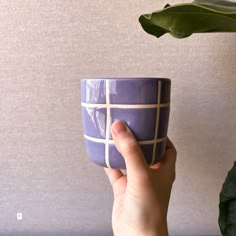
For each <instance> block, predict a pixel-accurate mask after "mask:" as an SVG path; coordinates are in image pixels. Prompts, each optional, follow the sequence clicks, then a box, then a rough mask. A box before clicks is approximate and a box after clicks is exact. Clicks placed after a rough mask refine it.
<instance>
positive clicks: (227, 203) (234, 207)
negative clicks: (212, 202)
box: [219, 162, 236, 236]
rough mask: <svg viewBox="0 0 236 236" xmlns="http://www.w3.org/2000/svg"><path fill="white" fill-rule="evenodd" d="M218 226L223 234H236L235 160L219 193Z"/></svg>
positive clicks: (226, 235) (231, 235)
mask: <svg viewBox="0 0 236 236" xmlns="http://www.w3.org/2000/svg"><path fill="white" fill-rule="evenodd" d="M219 209H220V214H219V226H220V230H221V233H222V235H223V236H235V235H236V162H234V165H233V167H232V169H231V170H230V171H229V172H228V175H227V177H226V179H225V182H224V184H223V186H222V190H221V193H220V204H219Z"/></svg>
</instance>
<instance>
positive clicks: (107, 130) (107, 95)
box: [105, 80, 111, 168]
mask: <svg viewBox="0 0 236 236" xmlns="http://www.w3.org/2000/svg"><path fill="white" fill-rule="evenodd" d="M106 105H107V106H106V111H107V112H106V113H107V115H106V143H105V163H106V166H107V167H109V168H110V167H111V166H110V161H109V143H108V141H109V137H110V126H111V111H110V106H109V105H110V82H109V80H106Z"/></svg>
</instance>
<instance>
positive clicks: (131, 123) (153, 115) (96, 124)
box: [81, 78, 171, 169]
mask: <svg viewBox="0 0 236 236" xmlns="http://www.w3.org/2000/svg"><path fill="white" fill-rule="evenodd" d="M170 88H171V81H170V80H169V79H165V78H100V79H83V80H82V81H81V105H82V116H83V128H84V138H85V143H86V147H87V152H88V155H89V157H90V159H91V160H92V161H94V162H95V163H96V164H98V165H100V166H103V167H110V168H114V169H126V167H125V162H124V158H123V157H122V156H121V154H120V153H119V152H118V151H117V149H116V147H115V145H114V141H113V139H112V136H111V125H112V123H113V122H114V121H115V120H121V121H123V122H124V123H126V125H128V127H129V128H130V129H131V130H132V132H133V134H134V135H135V137H136V138H137V140H138V142H139V144H140V146H141V148H142V150H143V153H144V156H145V158H146V161H147V163H148V164H149V165H152V164H154V163H156V162H158V161H159V160H161V159H162V157H163V156H164V154H165V149H166V141H167V129H168V123H169V113H170Z"/></svg>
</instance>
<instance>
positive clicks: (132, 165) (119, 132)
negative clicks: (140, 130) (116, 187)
mask: <svg viewBox="0 0 236 236" xmlns="http://www.w3.org/2000/svg"><path fill="white" fill-rule="evenodd" d="M112 137H113V139H114V141H115V145H116V148H117V150H118V151H119V152H120V153H121V155H122V156H123V157H124V159H125V164H126V170H127V176H128V178H129V179H133V178H135V179H137V178H138V179H140V177H141V176H143V174H144V173H145V172H147V170H148V165H147V163H146V161H145V159H144V155H143V152H142V150H141V148H140V146H139V144H138V142H137V141H136V139H135V137H134V135H133V134H132V132H131V131H130V129H129V128H128V127H127V126H126V125H125V124H124V123H123V122H121V121H115V122H114V123H113V125H112Z"/></svg>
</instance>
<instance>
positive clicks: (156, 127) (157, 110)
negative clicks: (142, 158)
mask: <svg viewBox="0 0 236 236" xmlns="http://www.w3.org/2000/svg"><path fill="white" fill-rule="evenodd" d="M159 104H161V81H160V80H159V81H158V91H157V105H159ZM159 121H160V108H157V109H156V125H155V134H154V140H156V139H157V136H158V129H159ZM156 147H157V144H156V143H154V144H153V151H152V162H151V165H153V164H154V162H155V159H156Z"/></svg>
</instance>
